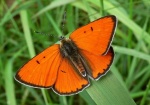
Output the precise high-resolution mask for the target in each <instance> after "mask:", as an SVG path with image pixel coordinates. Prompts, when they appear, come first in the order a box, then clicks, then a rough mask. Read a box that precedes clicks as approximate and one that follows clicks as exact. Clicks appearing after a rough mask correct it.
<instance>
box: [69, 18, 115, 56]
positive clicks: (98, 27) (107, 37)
mask: <svg viewBox="0 0 150 105" xmlns="http://www.w3.org/2000/svg"><path fill="white" fill-rule="evenodd" d="M116 24H117V19H116V17H115V16H112V15H110V16H106V17H102V18H100V19H98V20H95V21H93V22H91V23H89V24H87V25H85V26H83V27H81V28H79V29H77V30H75V31H74V32H73V33H72V34H71V36H70V39H71V40H72V41H73V42H74V43H75V44H76V45H77V46H78V48H80V49H83V50H86V51H89V52H91V53H93V54H96V55H105V54H106V53H107V51H108V49H109V47H110V44H111V41H112V38H113V36H114V31H115V28H116Z"/></svg>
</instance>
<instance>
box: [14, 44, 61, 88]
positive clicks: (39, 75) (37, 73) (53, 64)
mask: <svg viewBox="0 0 150 105" xmlns="http://www.w3.org/2000/svg"><path fill="white" fill-rule="evenodd" d="M61 58H62V57H61V55H60V51H59V45H57V44H55V45H53V46H51V47H49V48H47V49H46V50H44V51H43V52H42V53H40V54H39V55H37V56H35V57H34V58H32V59H31V60H30V61H29V62H27V63H26V64H25V65H24V66H23V67H21V69H20V70H19V71H18V72H17V74H16V76H15V78H16V80H17V81H19V82H20V83H23V84H26V85H29V86H33V87H42V88H49V87H51V86H52V85H53V84H54V83H55V81H56V78H57V72H58V68H59V65H60V62H61Z"/></svg>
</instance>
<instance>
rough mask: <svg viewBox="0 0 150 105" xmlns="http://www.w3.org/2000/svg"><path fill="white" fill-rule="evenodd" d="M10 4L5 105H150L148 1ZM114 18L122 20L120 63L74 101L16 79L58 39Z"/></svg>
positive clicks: (1, 29) (1, 39)
mask: <svg viewBox="0 0 150 105" xmlns="http://www.w3.org/2000/svg"><path fill="white" fill-rule="evenodd" d="M10 1H13V0H7V2H6V1H5V0H1V2H0V105H6V104H8V105H76V104H78V105H96V104H98V105H135V104H138V105H150V28H149V27H150V15H149V13H150V1H149V0H128V1H126V2H125V1H124V0H77V1H76V0H51V1H48V0H26V1H25V0H24V1H23V0H14V2H12V3H10ZM75 1H76V2H75ZM64 11H66V12H67V13H66V16H67V17H66V24H65V27H64V33H62V25H61V23H62V20H63V18H62V17H63V14H64ZM109 14H113V15H115V16H116V17H117V18H118V26H117V30H116V34H115V37H114V40H113V47H114V50H115V60H114V62H113V65H112V66H111V70H110V71H109V72H108V73H107V74H106V75H105V76H104V77H102V78H101V79H100V80H98V81H91V86H90V87H89V88H87V89H85V90H84V91H83V92H81V93H79V94H77V95H74V96H58V95H57V94H55V93H54V92H53V91H52V90H51V89H49V90H45V89H42V90H40V89H33V88H31V87H26V86H24V85H21V84H19V83H17V82H16V81H15V80H14V75H15V73H16V71H17V70H18V69H19V68H20V67H21V66H22V65H23V64H24V63H25V62H27V61H28V60H29V59H30V58H32V57H33V56H34V55H36V54H38V53H39V52H41V51H42V50H43V49H45V48H47V47H48V46H50V45H52V44H54V43H57V41H58V37H59V36H61V35H62V34H65V35H67V36H68V35H69V34H68V33H71V32H72V31H73V30H75V29H76V28H79V27H81V26H83V25H85V24H88V23H89V22H90V21H93V20H95V19H98V18H100V17H102V16H104V15H109ZM34 31H39V32H45V33H48V34H51V35H52V36H48V35H39V34H36V33H34Z"/></svg>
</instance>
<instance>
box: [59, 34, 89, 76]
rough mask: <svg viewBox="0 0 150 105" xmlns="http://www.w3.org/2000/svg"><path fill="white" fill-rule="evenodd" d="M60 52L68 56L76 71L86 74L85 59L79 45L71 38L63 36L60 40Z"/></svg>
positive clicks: (63, 55)
mask: <svg viewBox="0 0 150 105" xmlns="http://www.w3.org/2000/svg"><path fill="white" fill-rule="evenodd" d="M60 52H61V55H62V57H66V58H67V59H68V60H69V61H70V63H71V65H72V66H73V67H74V69H75V70H76V72H77V73H78V74H79V75H82V76H84V77H85V76H86V71H85V65H84V63H83V62H84V61H83V60H82V56H81V54H80V52H79V50H78V47H77V46H76V45H75V43H74V42H73V41H71V39H67V38H65V37H64V38H62V39H61V41H60Z"/></svg>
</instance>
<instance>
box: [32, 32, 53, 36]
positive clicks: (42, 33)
mask: <svg viewBox="0 0 150 105" xmlns="http://www.w3.org/2000/svg"><path fill="white" fill-rule="evenodd" d="M34 32H35V33H36V34H41V35H47V36H53V35H51V34H47V33H44V32H39V31H34Z"/></svg>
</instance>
